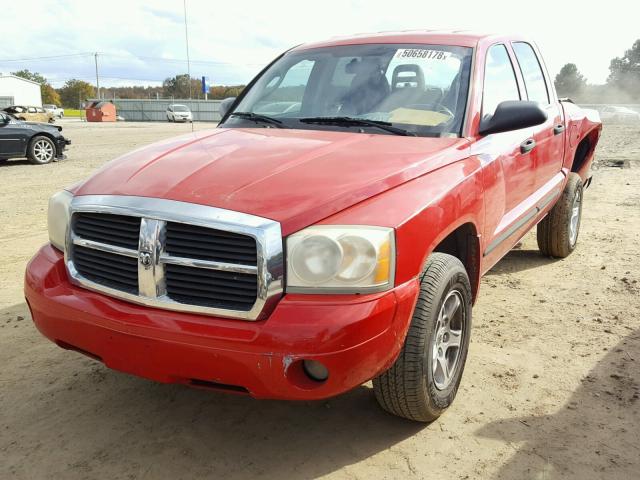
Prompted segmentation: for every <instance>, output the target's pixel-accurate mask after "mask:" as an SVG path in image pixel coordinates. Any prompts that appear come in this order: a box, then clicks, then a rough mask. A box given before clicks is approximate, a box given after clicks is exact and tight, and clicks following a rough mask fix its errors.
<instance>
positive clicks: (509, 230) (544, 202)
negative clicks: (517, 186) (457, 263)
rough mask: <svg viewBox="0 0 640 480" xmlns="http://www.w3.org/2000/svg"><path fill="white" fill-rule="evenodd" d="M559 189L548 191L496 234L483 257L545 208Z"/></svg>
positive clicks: (555, 196)
mask: <svg viewBox="0 0 640 480" xmlns="http://www.w3.org/2000/svg"><path fill="white" fill-rule="evenodd" d="M559 193H560V190H559V189H558V188H556V189H554V190H553V191H552V192H551V193H549V194H548V195H547V196H546V197H544V198H543V199H542V200H541V201H540V203H539V204H538V205H536V206H535V207H533V208H532V209H531V210H529V211H528V212H527V213H525V214H524V215H523V216H522V217H520V219H518V220H516V221H515V222H514V223H513V224H512V225H511V226H510V227H509V228H507V229H506V230H505V231H504V232H503V233H501V234H500V235H498V236H497V237H496V238H495V239H494V240H493V242H491V243H490V244H489V246H488V247H487V249H486V250H485V251H484V253H483V254H482V256H483V257H486V256H487V255H489V254H490V253H491V252H493V251H494V250H495V249H496V248H497V247H498V246H499V245H500V244H501V243H502V242H504V241H505V240H507V239H508V238H509V237H511V235H513V234H514V233H516V232H517V231H518V230H520V229H521V228H522V227H523V226H524V225H526V224H527V223H528V222H529V221H530V220H531V219H532V218H533V217H535V216H536V215H537V214H538V213H540V212H541V211H542V210H544V209H545V207H547V206H548V205H549V204H550V203H551V202H552V201H553V200H555V199H556V198H557V197H558V194H559Z"/></svg>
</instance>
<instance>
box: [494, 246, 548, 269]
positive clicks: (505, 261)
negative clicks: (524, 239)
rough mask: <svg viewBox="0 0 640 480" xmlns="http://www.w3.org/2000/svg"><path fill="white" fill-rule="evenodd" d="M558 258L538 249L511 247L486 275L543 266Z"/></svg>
mask: <svg viewBox="0 0 640 480" xmlns="http://www.w3.org/2000/svg"><path fill="white" fill-rule="evenodd" d="M559 260H560V259H558V258H552V257H547V256H545V255H543V254H542V253H540V251H539V250H520V249H517V248H516V249H513V250H511V251H510V252H509V253H507V254H506V255H505V256H504V258H502V259H501V260H500V261H499V262H498V263H496V264H495V265H494V267H493V268H492V269H491V270H489V271H488V272H487V273H486V275H503V274H505V273H517V272H523V271H525V270H531V269H532V268H538V267H544V266H545V265H549V264H551V263H555V262H557V261H559Z"/></svg>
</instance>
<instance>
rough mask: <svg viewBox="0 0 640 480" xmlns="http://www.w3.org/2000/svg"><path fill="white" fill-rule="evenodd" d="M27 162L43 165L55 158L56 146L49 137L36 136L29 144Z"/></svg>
mask: <svg viewBox="0 0 640 480" xmlns="http://www.w3.org/2000/svg"><path fill="white" fill-rule="evenodd" d="M28 153H29V155H28V157H29V160H30V161H31V163H35V164H37V165H44V164H45V163H49V162H51V161H52V160H53V159H54V158H55V157H56V146H55V145H54V143H53V141H52V140H51V139H50V138H49V137H44V136H37V137H34V138H33V140H31V143H30V144H29V152H28Z"/></svg>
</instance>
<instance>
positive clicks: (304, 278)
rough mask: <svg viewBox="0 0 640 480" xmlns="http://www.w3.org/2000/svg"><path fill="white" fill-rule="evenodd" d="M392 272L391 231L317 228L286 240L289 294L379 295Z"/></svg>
mask: <svg viewBox="0 0 640 480" xmlns="http://www.w3.org/2000/svg"><path fill="white" fill-rule="evenodd" d="M394 268H395V245H394V234H393V229H392V228H386V227H369V226H357V225H354V226H333V225H326V226H324V225H320V226H316V227H310V228H306V229H304V230H302V231H300V232H298V233H294V234H293V235H291V236H289V237H288V238H287V291H288V292H299V293H366V292H379V291H382V290H387V289H389V288H391V287H392V286H393V276H394Z"/></svg>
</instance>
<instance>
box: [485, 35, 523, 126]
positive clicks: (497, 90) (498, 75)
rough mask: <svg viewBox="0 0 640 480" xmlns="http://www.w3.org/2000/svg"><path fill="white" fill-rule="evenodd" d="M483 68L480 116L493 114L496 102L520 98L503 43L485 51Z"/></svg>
mask: <svg viewBox="0 0 640 480" xmlns="http://www.w3.org/2000/svg"><path fill="white" fill-rule="evenodd" d="M486 62H487V63H486V65H485V69H484V92H483V94H482V116H483V117H485V116H487V115H493V114H494V113H495V111H496V108H497V107H498V104H500V103H501V102H504V101H507V100H520V91H519V90H518V81H517V80H516V74H515V72H514V71H513V65H512V64H511V59H510V58H509V54H508V53H507V48H506V47H505V46H504V45H494V46H493V47H491V48H490V49H489V51H488V52H487V60H486Z"/></svg>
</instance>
